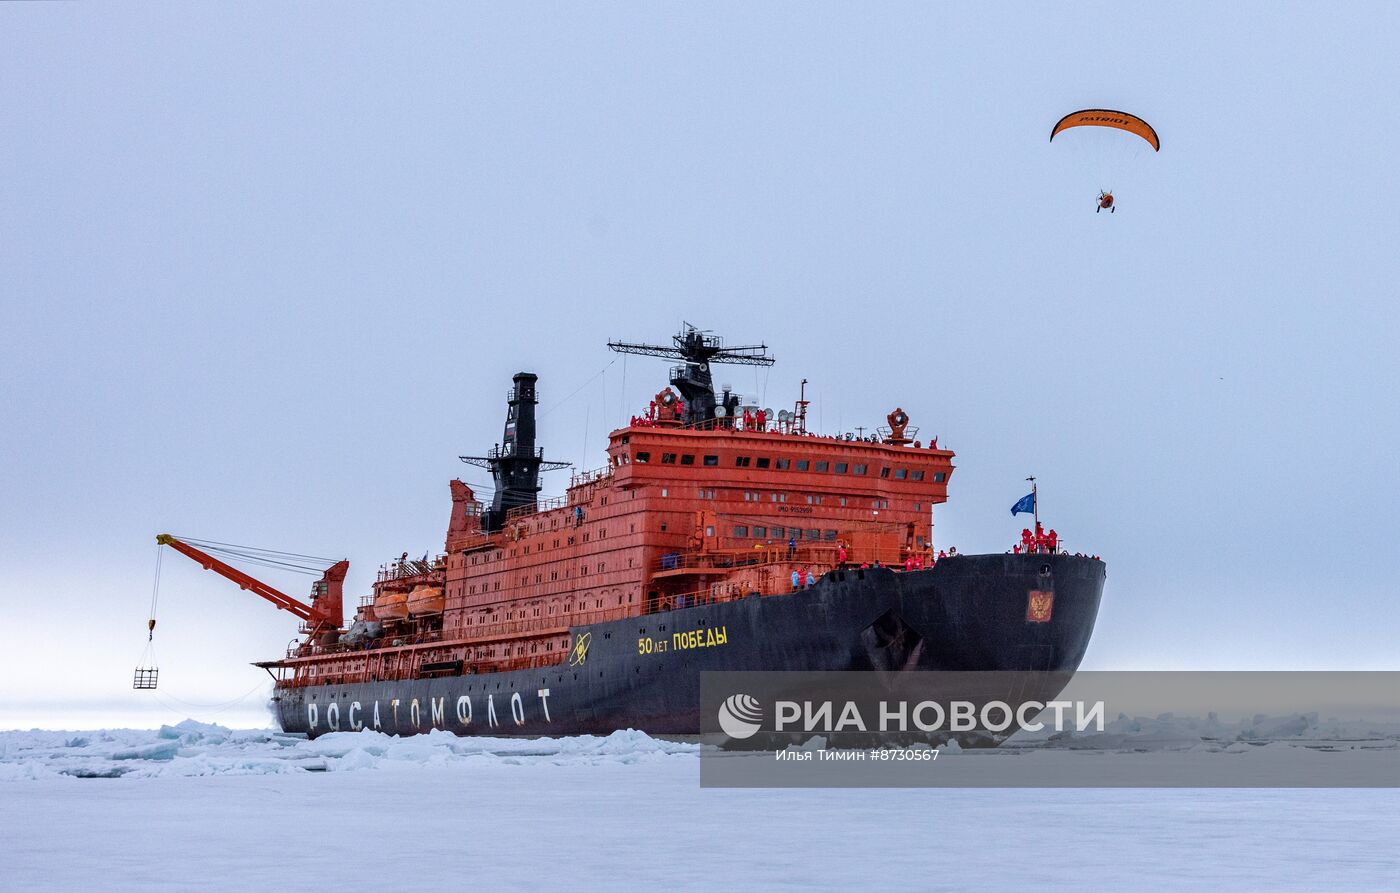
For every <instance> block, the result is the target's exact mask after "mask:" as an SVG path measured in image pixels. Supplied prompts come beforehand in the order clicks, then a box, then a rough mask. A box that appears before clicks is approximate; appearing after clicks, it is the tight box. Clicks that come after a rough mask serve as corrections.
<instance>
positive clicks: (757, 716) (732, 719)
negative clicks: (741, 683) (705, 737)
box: [719, 694, 763, 740]
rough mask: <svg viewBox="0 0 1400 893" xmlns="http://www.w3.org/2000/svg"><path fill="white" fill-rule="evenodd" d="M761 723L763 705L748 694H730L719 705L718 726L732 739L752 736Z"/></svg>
mask: <svg viewBox="0 0 1400 893" xmlns="http://www.w3.org/2000/svg"><path fill="white" fill-rule="evenodd" d="M761 725H763V707H762V705H760V704H759V703H758V699H757V698H754V697H752V696H750V695H745V694H737V695H730V696H729V697H728V698H726V699H725V701H724V703H723V704H720V705H719V727H720V728H721V729H723V730H724V734H726V735H728V736H729V737H730V738H734V739H740V740H742V739H744V738H752V737H753V736H754V735H755V734H756V733H757V732H758V729H759V726H761Z"/></svg>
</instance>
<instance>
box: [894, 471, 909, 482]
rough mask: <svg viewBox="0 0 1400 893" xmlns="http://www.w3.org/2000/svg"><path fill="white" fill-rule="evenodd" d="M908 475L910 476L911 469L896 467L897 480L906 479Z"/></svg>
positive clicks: (895, 477)
mask: <svg viewBox="0 0 1400 893" xmlns="http://www.w3.org/2000/svg"><path fill="white" fill-rule="evenodd" d="M907 477H909V469H907V468H896V469H895V470H894V479H895V480H897V481H902V480H904V479H905V478H907Z"/></svg>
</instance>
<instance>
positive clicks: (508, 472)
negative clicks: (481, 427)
mask: <svg viewBox="0 0 1400 893" xmlns="http://www.w3.org/2000/svg"><path fill="white" fill-rule="evenodd" d="M538 380H539V376H537V375H535V374H534V373H533V372H517V373H516V374H515V378H514V386H513V387H512V388H511V389H510V394H509V395H507V398H506V427H505V432H504V433H503V434H502V435H501V443H500V446H497V447H494V448H492V449H491V451H490V452H489V453H487V454H486V455H485V456H462V457H461V459H462V461H463V462H466V463H468V464H469V465H476V466H478V467H480V468H487V469H490V471H491V480H492V483H494V484H495V487H496V492H495V494H494V495H493V496H492V498H491V508H490V509H489V510H488V511H487V512H486V516H485V517H484V518H483V519H482V527H483V529H484V530H486V531H487V532H491V531H496V530H500V529H501V528H502V527H503V526H504V525H505V520H506V514H507V513H508V512H510V511H511V510H512V509H520V508H529V509H533V508H535V507H536V505H537V504H538V502H537V500H538V497H539V492H540V472H541V471H549V470H552V469H555V468H565V467H567V466H568V463H567V462H546V461H544V454H543V451H542V450H540V449H539V448H537V447H536V446H535V406H536V405H537V404H538V403H539V398H538V395H537V394H536V391H535V382H536V381H538Z"/></svg>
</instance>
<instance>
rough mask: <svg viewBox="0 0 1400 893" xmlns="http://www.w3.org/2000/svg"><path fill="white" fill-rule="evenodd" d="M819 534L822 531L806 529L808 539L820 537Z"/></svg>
mask: <svg viewBox="0 0 1400 893" xmlns="http://www.w3.org/2000/svg"><path fill="white" fill-rule="evenodd" d="M821 535H822V532H821V531H820V530H809V531H807V539H809V540H817V539H821Z"/></svg>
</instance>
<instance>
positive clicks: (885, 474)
mask: <svg viewBox="0 0 1400 893" xmlns="http://www.w3.org/2000/svg"><path fill="white" fill-rule="evenodd" d="M889 476H890V467H889V466H888V465H886V466H885V467H884V468H881V469H880V477H882V478H887V477H889Z"/></svg>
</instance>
